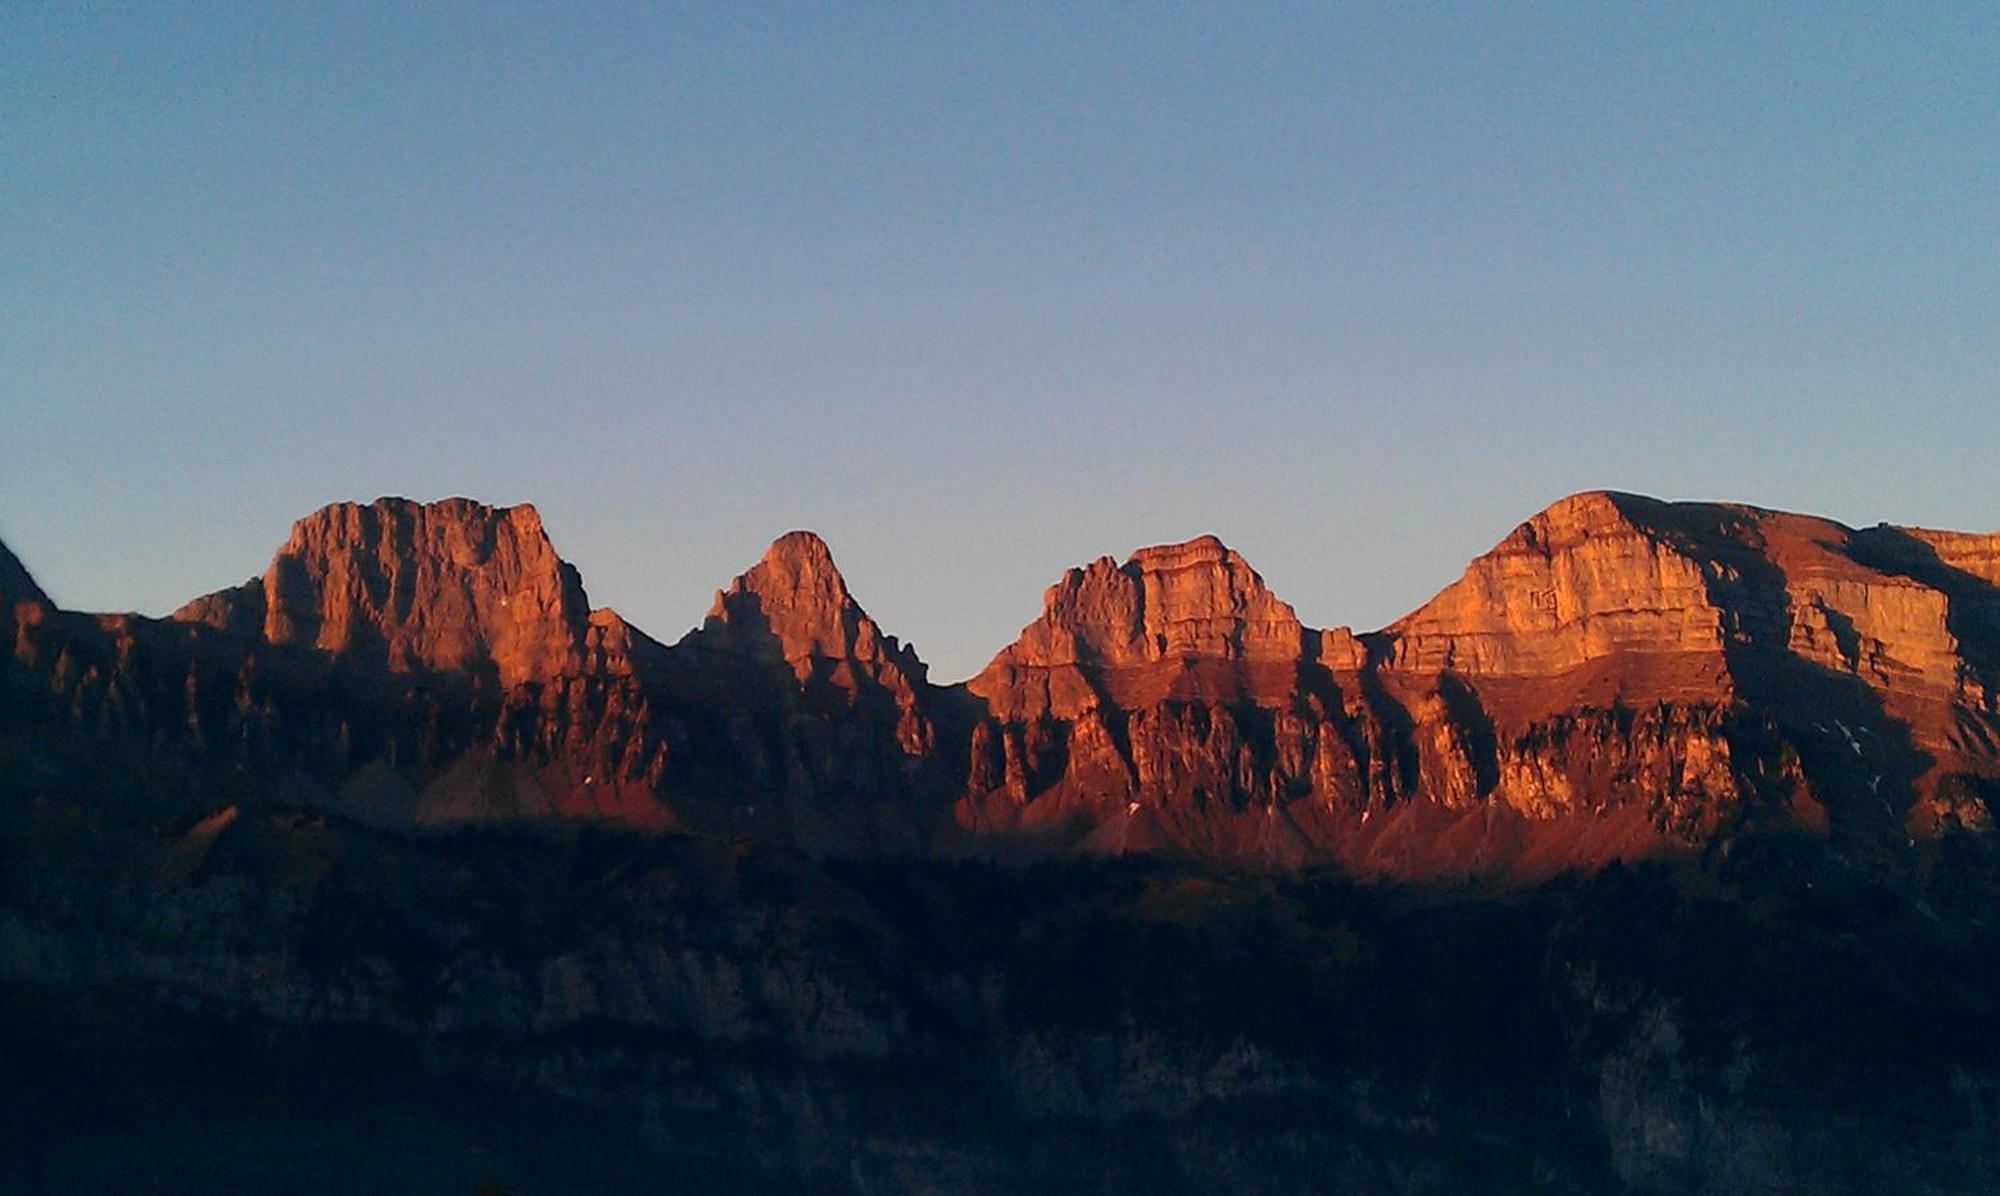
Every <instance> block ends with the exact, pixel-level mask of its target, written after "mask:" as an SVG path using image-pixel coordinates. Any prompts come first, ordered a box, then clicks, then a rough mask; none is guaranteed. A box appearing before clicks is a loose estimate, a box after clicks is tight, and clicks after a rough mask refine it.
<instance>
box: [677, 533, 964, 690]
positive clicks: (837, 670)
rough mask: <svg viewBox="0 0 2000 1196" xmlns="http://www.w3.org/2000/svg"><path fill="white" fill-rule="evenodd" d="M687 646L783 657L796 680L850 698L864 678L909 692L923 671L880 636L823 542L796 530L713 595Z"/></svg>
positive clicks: (918, 663)
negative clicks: (819, 683) (821, 683)
mask: <svg viewBox="0 0 2000 1196" xmlns="http://www.w3.org/2000/svg"><path fill="white" fill-rule="evenodd" d="M690 641H691V642H693V643H696V644H700V645H702V646H705V647H711V648H720V649H723V650H725V651H733V652H737V653H741V654H746V655H751V656H756V657H760V658H764V659H771V660H782V661H783V662H784V663H785V664H786V665H788V666H789V667H790V668H791V670H792V672H793V673H794V675H796V676H797V678H798V679H799V681H800V682H802V683H803V682H806V681H808V680H811V679H814V678H819V679H821V680H830V681H831V682H832V683H833V684H834V685H835V687H836V688H839V689H841V690H843V691H846V692H849V693H852V692H854V690H855V687H856V686H857V685H858V684H860V682H859V680H858V679H859V678H861V677H866V678H870V679H872V680H873V681H874V682H876V683H879V684H880V685H882V686H884V687H886V688H887V689H889V690H890V691H892V692H897V693H900V694H904V695H906V696H907V695H908V693H909V691H911V689H912V687H913V686H916V685H919V684H921V682H922V679H923V676H924V673H925V669H924V666H923V663H922V662H921V661H920V660H918V659H917V656H916V653H915V652H913V651H911V650H910V649H909V648H908V647H907V646H905V645H903V644H901V643H899V642H898V641H897V639H896V637H895V636H892V635H888V634H885V633H884V632H883V631H882V629H881V628H880V627H879V626H878V625H877V624H876V622H875V620H874V619H872V618H870V617H869V615H868V612H867V611H865V610H863V609H862V607H861V604H860V603H859V602H857V601H855V599H854V595H853V594H852V593H851V592H850V591H849V590H848V588H847V580H846V579H845V578H843V577H842V576H841V574H840V568H839V566H838V565H836V564H834V560H833V553H832V551H831V550H830V549H828V548H827V546H826V541H824V540H822V539H820V538H819V536H817V535H816V534H814V533H812V532H809V531H793V532H787V533H786V534H784V535H782V536H780V537H778V538H777V539H776V540H774V541H772V543H771V546H770V548H768V549H766V550H765V552H764V555H763V557H762V558H761V559H760V560H758V562H757V563H756V564H755V565H753V566H751V567H750V568H749V569H748V570H747V571H745V572H744V573H742V574H741V575H740V576H738V577H737V578H736V579H735V580H734V581H732V582H730V583H729V587H728V588H727V589H725V590H720V591H717V593H716V595H715V602H714V604H713V605H712V606H710V608H709V612H708V618H707V619H706V620H705V621H704V622H703V624H702V627H701V629H700V630H699V631H697V632H695V633H694V634H693V635H692V636H691V637H690Z"/></svg>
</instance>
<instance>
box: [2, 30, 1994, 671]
mask: <svg viewBox="0 0 2000 1196" xmlns="http://www.w3.org/2000/svg"><path fill="white" fill-rule="evenodd" d="M1995 61H2000V9H1996V8H1994V7H1993V6H1991V5H1972V4H1965V5H1956V4H1940V5H1925V6H1921V8H1914V9H1908V10H1902V9H1893V8H1891V9H1883V8H1878V7H1863V6H1858V5H1846V4H1831V5H1813V6H1798V7H1793V8H1779V7H1776V6H1756V7H1755V8H1754V10H1743V9H1739V8H1734V7H1724V6H1713V7H1711V6H1697V5H1688V6H1669V7H1664V8H1657V7H1656V8H1632V9H1625V8H1614V7H1611V6H1599V5H1560V4H1559V5H1551V6H1535V7H1533V8H1532V9H1528V10H1525V11H1520V10H1502V9H1499V8H1494V7H1490V6H1451V5H1435V6H1433V5H1425V6H1415V5H1411V6H1346V5H1334V6H1329V7H1322V8H1316V9H1314V10H1311V11H1310V12H1307V13H1284V12H1279V11H1276V10H1271V11H1266V10H1262V9H1258V10H1254V11H1253V10H1250V9H1248V8H1245V9H1240V10H1239V9H1236V8H1229V9H1223V10H1217V11H1212V12H1199V11H1194V10H1182V9H1171V10H1153V9H1138V8H1134V9H1120V10H1115V11H1110V10H1106V11H1098V12H1095V13H1077V12H1071V11H1066V10H1050V11H1042V12H1011V11H1005V10H999V11H994V10H983V9H970V8H959V7H956V6H936V5H916V4H866V5H856V6H842V7H840V8H838V9H837V10H826V11H813V10H808V11H799V12H787V13H785V14H783V15H776V14H775V13H772V12H750V11H747V10H744V9H741V8H738V7H735V6H717V7H708V6H690V7H686V8H678V9H675V10H672V11H666V12H663V11H659V10H656V9H653V8H650V7H643V6H624V5H604V6H591V7H589V8H587V9H584V10H582V11H566V12H543V13H524V12H515V11H504V10H498V11H496V10H491V9H484V8H470V7H456V6H445V7H440V8H435V9H426V10H425V11H424V12H422V13H419V14H414V15H410V14H401V13H396V12H394V11H393V10H390V9H382V10H373V11H361V10H356V9H343V10H341V11H338V12H315V11H305V12H290V13H283V14H266V13H263V12H260V11H258V10H255V9H241V10H227V11H225V10H221V9H211V8H206V7H204V8H203V9H201V10H199V11H174V10H160V11H148V12H141V13H92V12H66V11H56V10H42V9H30V8H28V7H27V6H16V7H13V8H10V9H8V10H6V11H4V12H0V163H4V164H5V165H4V168H0V427H4V429H5V431H4V434H0V540H4V541H5V542H6V543H7V544H8V545H9V547H11V548H12V549H13V550H14V552H15V553H16V554H17V555H18V556H19V557H20V558H21V561H22V563H23V564H24V565H26V567H27V568H28V570H29V571H30V572H31V573H32V574H33V575H34V576H35V577H36V579H37V580H38V581H39V582H40V583H41V584H42V585H43V586H44V587H45V588H47V589H48V590H49V592H50V593H51V595H52V596H54V597H55V598H56V599H57V600H58V601H59V602H61V603H62V604H63V605H65V606H69V607H73V608H79V609H95V610H114V609H135V610H138V611H140V612H142V613H145V614H152V615H161V614H165V613H167V612H169V611H171V610H173V609H174V608H176V607H178V606H179V605H181V604H182V603H183V602H185V601H187V600H188V599H191V598H193V597H195V596H197V595H199V594H201V593H205V592H208V591H212V590H215V589H219V588H222V587H224V586H227V585H233V584H237V583H238V582H240V581H242V580H243V579H244V578H247V577H250V576H254V575H256V574H258V573H261V572H262V571H263V569H264V566H265V564H266V563H267V562H268V561H269V558H270V556H271V553H272V552H273V551H274V550H275V549H276V548H277V546H278V545H279V544H280V543H281V542H282V541H283V540H284V538H285V535H286V533H287V531H288V529H289V527H290V525H291V523H292V521H293V520H295V519H297V518H299V517H301V516H303V515H305V514H307V513H308V512H310V511H312V510H314V509H316V508H318V507H320V506H322V505H324V504H326V503H329V502H335V501H360V502H367V501H370V500H372V499H374V498H375V497H377V496H379V495H383V494H397V495H405V496H408V497H411V498H418V499H435V498H441V497H446V496H450V495H461V494H462V495H465V496H468V497H472V498H476V499H478V500H480V501H482V502H487V503H492V504H495V505H507V504H512V503H517V502H532V503H534V504H535V505H536V506H537V508H538V509H539V510H540V511H541V513H542V515H543V518H544V521H545V523H546V524H547V526H548V529H549V533H550V536H551V538H552V539H553V540H554V542H555V545H556V548H557V550H558V551H559V552H560V553H562V555H563V556H564V557H565V558H566V559H568V560H570V561H571V562H572V563H574V564H575V565H576V566H577V568H578V569H579V571H580V572H581V573H582V575H583V579H584V584H585V586H586V588H587V589H588V590H589V593H590V597H591V601H592V603H593V604H594V605H599V606H610V607H613V608H615V609H617V610H618V611H619V612H620V613H621V614H623V615H625V616H626V617H628V618H629V619H631V620H632V621H633V622H634V623H635V624H637V625H638V626H640V627H642V628H644V629H646V630H647V631H648V632H649V633H651V634H653V635H654V636H656V637H658V638H660V639H662V640H665V641H667V642H672V641H673V640H674V639H676V638H678V637H679V635H680V634H681V632H683V631H684V630H686V629H687V628H689V627H692V626H694V625H695V624H697V623H698V622H699V621H700V619H701V616H702V614H703V613H704V612H705V611H706V610H707V608H708V603H709V599H710V597H711V596H712V594H713V592H714V590H716V589H717V588H719V587H721V586H724V585H726V584H727V583H728V581H729V579H730V578H731V577H733V576H734V575H735V574H737V573H739V572H741V571H742V570H743V569H745V568H747V567H748V566H749V565H750V564H751V563H753V562H754V561H755V560H756V559H757V557H758V556H759V555H760V554H761V553H762V551H763V550H764V547H765V546H766V545H767V544H768V543H769V542H770V541H771V540H772V539H774V538H775V537H777V536H778V535H780V534H782V533H783V532H785V531H787V530H790V529H792V528H797V527H803V528H810V529H811V530H814V531H816V532H818V533H819V534H820V535H821V536H822V537H824V538H825V539H826V541H827V542H828V544H829V545H830V546H831V548H832V550H833V553H834V555H835V558H836V559H837V560H838V561H839V563H840V566H841V569H842V572H843V573H844V575H845V576H846V578H847V580H848V583H849V585H850V587H851V588H852V589H853V591H854V593H855V595H856V597H857V598H858V599H859V600H860V601H861V603H862V604H863V605H864V606H866V607H867V608H868V610H869V612H870V613H871V614H872V615H873V616H874V617H875V618H876V620H877V621H878V622H879V623H880V624H881V625H882V627H883V628H884V630H886V631H888V632H890V633H892V634H895V635H897V636H898V637H899V638H901V639H903V640H904V641H905V642H908V643H911V644H913V645H914V646H915V647H916V649H917V651H918V652H919V653H920V654H921V655H922V656H923V658H924V659H925V660H926V661H927V662H928V663H929V664H930V665H931V668H932V672H933V676H934V678H936V679H938V680H941V681H950V680H956V679H959V678H963V677H965V676H967V675H969V674H971V673H973V672H975V671H977V670H978V669H979V668H980V667H981V666H982V665H983V664H984V663H985V662H986V660H987V659H988V658H989V657H990V656H991V655H992V653H993V652H995V651H997V650H998V649H999V648H1000V647H1002V646H1003V645H1005V644H1006V643H1007V642H1009V641H1010V640H1011V639H1013V637H1014V636H1015V634H1016V633H1017V632H1018V631H1019V629H1020V628H1021V627H1022V626H1023V625H1024V624H1026V623H1027V622H1028V621H1029V620H1031V619H1032V618H1033V617H1034V616H1035V615H1036V613H1037V612H1038V610H1039V607H1040V599H1041V594H1042V591H1043V590H1044V588H1046V587H1047V586H1048V585H1050V584H1052V583H1053V582H1054V581H1055V580H1056V579H1057V578H1058V577H1060V576H1061V574H1062V571H1063V570H1064V569H1066V568H1069V567H1071V566H1074V565H1080V564H1083V563H1086V562H1088V561H1089V560H1091V559H1093V558H1095V557H1098V556H1102V555H1110V556H1114V557H1116V558H1118V559H1120V560H1123V559H1124V558H1125V557H1126V556H1127V555H1128V554H1129V553H1130V552H1131V551H1132V550H1133V549H1135V548H1138V547H1140V546H1142V545H1146V544H1153V543H1163V542H1172V541H1180V540H1185V539H1189V538H1191V537H1193V536H1196V535H1200V534H1203V533H1214V534H1216V535H1218V536H1220V537H1221V538H1222V540H1223V541H1224V542H1226V543H1228V544H1229V545H1230V546H1231V547H1233V548H1235V549H1236V550H1237V551H1239V552H1241V553H1242V554H1243V555H1244V557H1245V558H1246V559H1248V560H1249V561H1250V563H1251V564H1252V565H1253V566H1255V567H1256V568H1257V569H1258V570H1259V571H1260V572H1261V573H1262V574H1263V576H1264V578H1265V580H1266V581H1267V582H1268V583H1269V584H1270V586H1271V587H1272V589H1273V590H1274V591H1275V592H1276V593H1277V594H1278V596H1279V597H1281V598H1283V599H1285V600H1286V601H1288V602H1290V603H1291V604H1292V605H1293V607H1294V608H1295V609H1296V610H1297V611H1298V614H1299V617H1300V618H1301V619H1302V620H1304V621H1305V622H1306V623H1307V624H1309V625H1312V626H1315V627H1331V626H1336V625H1342V624H1345V625H1351V626H1353V627H1355V628H1356V629H1357V630H1367V629H1373V628H1376V627H1379V626H1382V625H1383V624H1386V623H1388V622H1390V621H1392V620H1393V619H1395V618H1397V617H1399V616H1400V615H1402V614H1404V613H1405V612H1407V611H1408V610H1409V609H1411V608H1412V607H1414V606H1416V605H1418V604H1419V603H1421V602H1423V601H1424V600H1425V599H1427V598H1429V597H1430V596H1431V595H1432V594H1433V593H1435V592H1436V591H1437V590H1438V589H1439V588H1441V587H1443V586H1444V585H1446V584H1448V583H1449V582H1450V581H1451V580H1453V579H1454V578H1455V577H1456V576H1457V575H1458V574H1459V572H1460V571H1461V570H1462V568H1463V567H1464V564H1465V562H1466V561H1467V560H1469V559H1470V558H1471V557H1473V556H1475V555H1477V554H1478V553H1480V552H1482V551H1484V550H1486V549H1487V548H1489V547H1491V546H1492V544H1493V543H1495V542H1496V541H1498V540H1499V539H1500V538H1501V537H1502V536H1504V535H1505V534H1506V533H1507V531H1508V530H1509V529H1510V528H1512V527H1513V526H1514V525H1515V524H1516V523H1518V522H1519V521H1520V520H1522V519H1524V518H1526V517H1527V516H1529V515H1531V514H1533V513H1534V512H1535V511H1537V510H1539V509H1541V508H1542V507H1544V506H1546V505H1547V504H1548V503H1550V502H1552V501H1554V500H1556V499H1557V498H1560V497H1562V496H1564V495H1566V494H1569V493H1573V492H1575V491H1579V490H1585V489H1592V488H1609V489H1618V490H1627V491H1634V492H1638V493H1644V494H1651V495H1655V496H1657V497H1660V498H1666V499H1681V500H1687V499H1704V500H1720V501H1735V502H1747V503H1753V504H1756V505H1759V506H1765V507H1773V508H1779V509H1786V510H1797V511H1806V512H1810V513H1813V514H1818V515H1824V516H1827V517H1829V518H1833V519H1838V520H1840V521H1842V522H1845V523H1848V524H1850V525H1867V524H1872V523H1875V522H1878V521H1888V522H1893V523H1903V524H1918V525H1924V526H1932V527H1946V528H1957V529H1961V530H1972V531H1980V530H1992V529H1995V528H2000V470H1996V468H1995V463H1994V447H1995V446H1996V445H2000V353H1996V351H1995V345H1996V343H2000V340H1996V334H1997V333H2000V150H1996V147H2000V72H1996V71H1994V70H1993V69H1992V64H1993V63H1994V62H1995Z"/></svg>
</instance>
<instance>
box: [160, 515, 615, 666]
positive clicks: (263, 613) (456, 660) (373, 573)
mask: <svg viewBox="0 0 2000 1196" xmlns="http://www.w3.org/2000/svg"><path fill="white" fill-rule="evenodd" d="M589 611H590V608H589V604H588V601H587V600H586V598H585V595H584V592H583V584H582V581H581V579H580V578H579V577H578V575H577V572H576V570H575V569H574V568H573V567H572V566H570V565H569V564H568V562H566V561H564V560H563V559H562V558H561V557H559V556H557V555H556V551H555V547H554V546H553V545H552V544H551V543H550V542H549V538H548V534H547V532H546V531H545V530H544V529H543V527H542V520H541V516H540V515H539V514H538V513H537V512H536V511H535V509H534V508H533V507H532V506H527V505H522V506H515V507H489V506H486V505H484V504H482V503H478V502H474V501H472V500H471V499H465V498H449V499H444V500H441V501H438V502H431V503H422V502H413V501H411V500H409V499H404V498H382V499H377V500H376V501H375V502H373V503H369V504H367V505H362V504H359V503H336V504H333V505H331V506H327V507H323V508H321V509H320V510H318V511H316V512H314V513H313V514H311V515H308V516H306V517H305V518H304V519H301V520H299V521H298V522H297V523H296V524H294V525H293V527H292V532H291V535H290V536H289V537H288V538H287V539H286V541H285V544H284V546H283V547H282V548H280V549H279V550H278V554H277V556H276V557H275V558H273V560H272V562H271V565H270V567H269V568H268V569H266V570H265V572H264V575H263V576H262V577H261V578H258V579H255V580H253V581H251V582H249V583H248V584H246V585H243V586H239V587H237V588H236V589H234V590H225V591H222V592H221V593H218V594H211V595H209V596H207V597H205V598H200V599H197V600H195V601H194V602H192V603H190V604H189V605H188V606H187V607H184V608H183V609H182V610H181V611H180V612H178V614H177V615H176V617H177V618H181V619H184V620H191V621H197V622H204V623H209V624H212V625H215V626H218V627H223V628H226V629H230V630H236V631H240V632H246V633H251V634H256V635H260V636H261V637H262V638H264V639H266V640H268V641H270V642H272V643H280V644H297V645H307V646H311V647H316V648H319V649H321V650H323V651H326V652H330V653H333V654H335V655H339V656H346V657H353V658H358V659H361V660H364V661H373V662H375V663H379V664H381V665H384V666H386V667H387V668H389V669H390V670H392V671H396V672H427V671H428V672H464V673H472V674H488V673H490V674H494V675H497V677H498V679H499V681H500V682H501V684H503V685H513V684H517V683H519V682H522V681H527V680H534V679H538V678H544V677H550V676H556V675H561V674H563V673H566V672H570V671H574V669H575V668H576V667H577V666H578V663H579V659H580V653H581V650H582V647H583V644H584V640H585V636H586V629H587V625H588V620H589Z"/></svg>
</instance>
